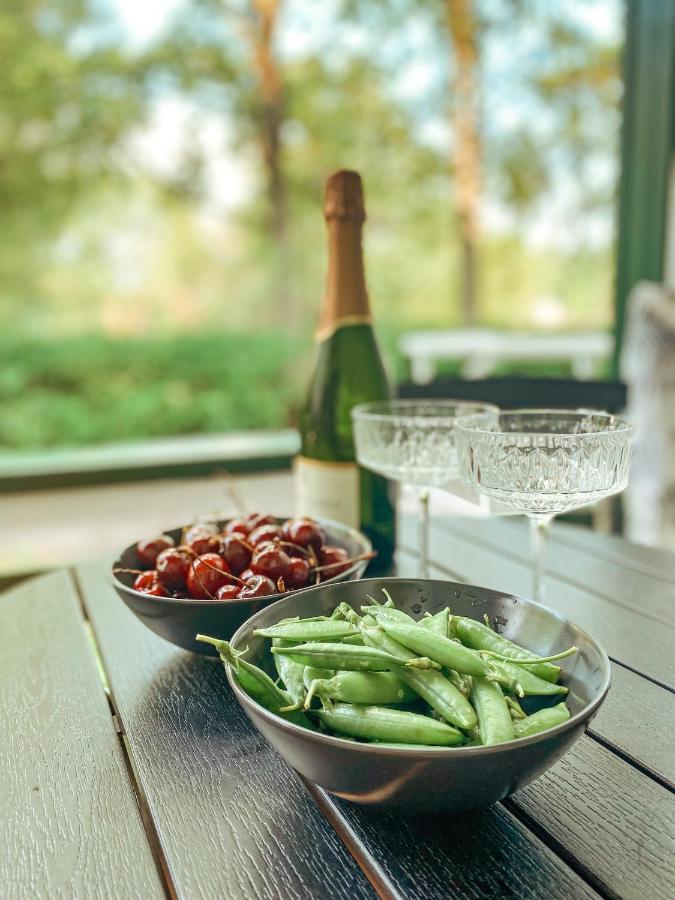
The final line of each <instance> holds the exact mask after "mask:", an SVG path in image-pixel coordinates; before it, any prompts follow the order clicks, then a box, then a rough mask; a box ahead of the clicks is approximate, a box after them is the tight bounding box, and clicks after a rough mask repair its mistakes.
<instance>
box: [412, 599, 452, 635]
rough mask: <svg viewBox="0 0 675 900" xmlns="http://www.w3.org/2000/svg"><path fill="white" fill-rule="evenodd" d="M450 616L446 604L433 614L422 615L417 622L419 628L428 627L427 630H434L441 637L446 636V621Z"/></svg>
mask: <svg viewBox="0 0 675 900" xmlns="http://www.w3.org/2000/svg"><path fill="white" fill-rule="evenodd" d="M449 618H450V610H449V609H448V607H447V606H446V607H445V609H441V610H440V611H439V612H437V613H434V615H433V616H424V617H423V618H422V619H420V620H419V622H418V623H417V624H418V625H419V626H420V628H428V629H429V631H435V632H436V634H440V635H441V637H448V621H449Z"/></svg>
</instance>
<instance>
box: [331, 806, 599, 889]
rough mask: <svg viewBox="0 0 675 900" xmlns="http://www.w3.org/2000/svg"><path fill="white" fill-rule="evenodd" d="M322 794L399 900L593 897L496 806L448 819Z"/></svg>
mask: <svg viewBox="0 0 675 900" xmlns="http://www.w3.org/2000/svg"><path fill="white" fill-rule="evenodd" d="M322 793H323V792H322ZM323 796H324V803H325V804H326V805H327V806H328V808H329V809H331V810H332V811H333V815H334V816H336V817H337V818H338V819H339V821H340V823H341V825H342V827H343V828H347V829H349V830H350V832H351V834H352V835H353V839H354V840H356V841H358V842H359V843H360V844H361V845H362V846H363V847H364V848H365V849H366V851H367V852H368V853H369V854H370V855H371V856H372V858H373V860H374V861H375V863H376V864H377V866H378V867H379V868H380V869H381V870H382V871H383V872H384V873H385V875H386V877H387V879H388V880H389V882H390V883H393V884H395V885H396V886H397V889H398V894H399V896H400V897H405V898H406V900H451V898H458V900H488V898H490V900H492V898H496V897H512V898H514V900H515V898H518V900H542V898H546V900H556V898H560V900H569V898H570V897H574V898H579V900H581V898H589V897H597V896H598V894H597V893H596V892H595V891H594V890H593V888H591V887H590V886H589V885H588V884H586V883H585V882H584V881H583V880H582V878H580V877H579V876H578V875H577V874H576V873H575V872H574V871H573V870H572V869H571V868H569V867H568V866H567V865H566V864H565V863H564V862H563V861H562V860H561V859H560V858H559V857H558V856H556V854H555V853H553V852H552V851H551V850H549V848H548V847H546V845H545V844H544V843H543V842H542V841H541V840H539V838H537V837H536V836H535V835H534V834H533V833H532V832H531V831H530V830H529V829H527V828H526V827H525V826H524V825H522V824H521V823H520V822H519V821H518V820H517V819H516V818H515V817H514V816H513V815H511V814H510V813H509V812H507V810H506V809H505V808H504V807H503V806H502V805H501V804H497V805H496V806H491V807H489V808H488V809H484V810H478V811H473V812H464V813H458V814H456V815H453V816H448V815H435V816H434V815H424V816H422V815H420V816H409V815H402V814H401V813H400V812H398V811H395V810H391V811H387V810H377V809H370V808H367V807H360V806H356V805H355V804H351V803H347V802H346V801H344V800H337V799H336V798H332V797H330V795H328V794H325V793H323Z"/></svg>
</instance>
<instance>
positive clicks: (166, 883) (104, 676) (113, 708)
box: [70, 570, 178, 900]
mask: <svg viewBox="0 0 675 900" xmlns="http://www.w3.org/2000/svg"><path fill="white" fill-rule="evenodd" d="M70 576H71V579H72V582H73V586H74V588H75V592H76V594H77V597H78V599H79V602H80V607H81V609H82V612H83V614H84V615H85V616H86V625H87V626H88V628H87V637H88V639H89V641H90V643H91V645H92V649H93V652H94V654H95V656H96V663H97V669H98V674H99V677H101V682H102V686H103V688H104V691H105V695H106V700H107V701H108V708H109V709H110V714H111V716H112V717H113V719H114V720H115V723H116V731H117V737H118V739H119V744H120V748H121V751H122V758H123V760H124V765H125V768H126V771H127V775H128V777H129V781H130V782H131V785H132V788H133V791H134V796H135V798H136V803H137V805H138V810H139V812H140V816H141V822H142V823H143V828H144V830H145V836H146V838H147V840H148V846H149V847H150V851H151V853H152V858H153V861H154V863H155V866H156V868H157V873H158V876H159V878H160V879H161V882H162V887H163V888H164V893H165V894H166V896H167V897H168V898H169V900H178V892H177V890H176V886H175V884H174V881H173V877H172V875H171V869H170V867H169V864H168V861H167V859H166V857H165V855H164V851H163V850H162V845H161V841H160V839H159V835H158V833H157V829H156V828H155V823H154V821H153V818H152V815H151V813H150V809H149V807H148V803H147V799H146V797H145V792H144V791H143V785H142V784H141V782H140V779H139V778H138V773H137V772H136V770H135V768H134V763H133V758H132V755H131V747H130V746H129V741H128V740H127V737H126V734H125V731H124V724H123V722H122V718H121V716H120V714H119V710H118V708H117V705H116V703H115V697H114V694H113V692H112V691H111V689H110V680H109V678H108V673H107V672H106V670H105V663H104V661H103V657H102V654H101V648H100V647H99V645H98V641H97V639H96V634H95V632H94V629H93V628H92V626H91V622H90V620H89V617H88V614H87V606H86V603H85V601H84V594H83V591H82V585H81V584H80V580H79V578H78V575H77V572H76V571H74V570H71V571H70Z"/></svg>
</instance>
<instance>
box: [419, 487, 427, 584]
mask: <svg viewBox="0 0 675 900" xmlns="http://www.w3.org/2000/svg"><path fill="white" fill-rule="evenodd" d="M428 577H429V491H428V490H427V489H426V488H422V490H420V578H428Z"/></svg>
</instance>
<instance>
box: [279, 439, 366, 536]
mask: <svg viewBox="0 0 675 900" xmlns="http://www.w3.org/2000/svg"><path fill="white" fill-rule="evenodd" d="M294 474H295V515H296V516H312V517H313V518H317V519H321V518H324V519H334V520H335V521H336V522H342V523H343V524H344V525H349V526H351V527H352V528H360V527H361V522H360V520H361V512H360V498H359V483H360V475H359V467H358V466H357V464H356V463H345V462H324V461H323V460H318V459H308V458H307V457H306V456H297V457H296V458H295V473H294Z"/></svg>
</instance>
